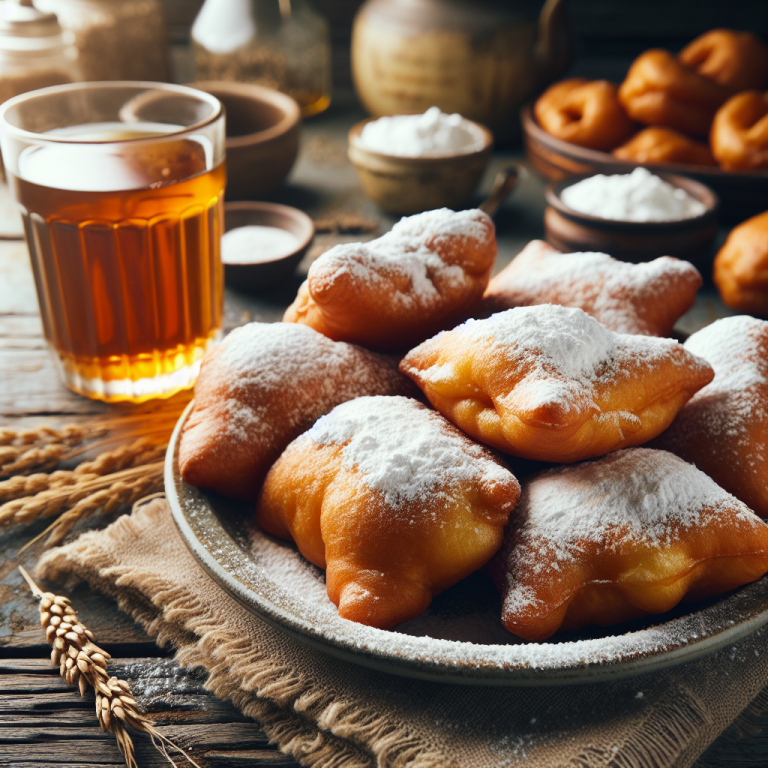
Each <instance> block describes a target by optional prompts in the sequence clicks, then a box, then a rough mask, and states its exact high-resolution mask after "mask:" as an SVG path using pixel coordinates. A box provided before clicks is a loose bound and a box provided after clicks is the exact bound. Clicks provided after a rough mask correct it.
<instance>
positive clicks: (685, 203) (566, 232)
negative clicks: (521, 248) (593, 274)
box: [544, 168, 719, 262]
mask: <svg viewBox="0 0 768 768" xmlns="http://www.w3.org/2000/svg"><path fill="white" fill-rule="evenodd" d="M545 195H546V199H547V203H548V207H547V210H546V212H545V214H544V226H545V230H546V237H547V240H548V241H549V243H550V244H551V245H553V246H554V247H555V248H558V249H560V250H561V251H565V252H580V251H602V252H604V253H609V254H610V255H611V256H614V257H615V258H618V259H624V260H625V261H634V262H638V261H648V260H650V259H655V258H656V257H658V256H676V257H678V258H682V259H687V260H689V261H696V260H700V259H702V258H705V257H706V256H708V255H709V254H710V252H711V249H712V242H713V239H714V236H715V233H716V231H717V213H718V207H719V201H718V198H717V195H716V194H715V193H714V192H713V191H712V190H711V189H710V188H709V187H707V186H705V185H704V184H701V183H700V182H698V181H694V180H693V179H689V178H687V177H686V176H680V175H677V174H671V173H656V172H653V173H651V172H649V171H648V170H646V169H645V168H636V169H635V171H634V172H633V173H631V174H620V173H616V174H608V175H606V176H602V175H595V176H593V175H582V176H571V177H569V178H567V179H564V180H562V181H559V182H556V183H552V184H550V185H549V186H548V187H547V190H546V193H545ZM578 209H581V210H578Z"/></svg>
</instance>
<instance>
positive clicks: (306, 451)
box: [256, 397, 520, 629]
mask: <svg viewBox="0 0 768 768" xmlns="http://www.w3.org/2000/svg"><path fill="white" fill-rule="evenodd" d="M519 494H520V486H519V485H518V483H517V480H516V479H515V478H514V476H513V475H512V473H511V472H510V471H509V470H508V469H507V468H506V467H505V466H504V464H502V462H501V461H500V460H499V459H498V458H496V457H495V456H494V455H493V454H492V453H491V452H490V451H489V450H488V449H486V448H483V447H482V446H479V445H477V444H476V443H474V442H473V441H472V440H470V439H469V438H467V437H466V436H465V435H463V434H462V433H461V432H460V431H459V430H458V429H456V427H454V426H453V425H452V424H450V423H449V422H448V421H446V420H445V419H444V418H443V417H442V416H440V414H438V413H436V412H435V411H433V410H431V409H430V408H427V407H426V406H424V405H422V404H420V403H418V402H417V401H415V400H410V399H408V398H404V397H361V398H358V399H357V400H352V401H350V402H347V403H344V404H342V405H339V406H337V407H336V408H334V409H333V411H331V412H330V413H329V414H328V415H327V416H324V417H323V418H322V419H320V420H319V421H318V422H317V423H316V424H315V426H314V427H312V429H310V430H309V431H308V432H306V433H305V434H303V435H302V436H301V437H299V438H297V439H296V440H294V441H293V442H292V443H291V444H290V445H289V446H288V448H287V449H286V450H285V452H284V453H283V455H282V456H281V457H280V458H279V459H278V460H277V462H276V463H275V465H274V466H273V467H272V469H271V470H270V471H269V474H268V475H267V478H266V480H265V482H264V487H263V489H262V492H261V496H260V497H259V501H258V504H257V508H256V522H257V523H258V525H259V526H260V527H261V528H262V529H263V530H265V531H266V532H267V533H270V534H272V535H274V536H278V537H280V538H283V539H288V540H293V541H295V542H296V545H297V546H298V548H299V551H300V552H301V553H302V554H303V555H304V557H306V558H307V560H309V561H310V562H312V563H314V564H315V565H317V566H319V567H320V568H326V583H327V587H328V597H329V598H330V599H331V600H332V601H333V602H334V603H335V604H336V605H338V606H339V616H341V617H342V618H345V619H350V620H352V621H356V622H359V623H361V624H367V625H369V626H373V627H380V628H382V629H389V628H391V627H394V626H395V625H397V624H400V623H401V622H403V621H406V620H407V619H411V618H413V617H415V616H418V615H419V614H420V613H421V612H422V611H424V610H425V609H426V607H427V606H428V605H429V603H430V602H431V600H432V597H433V595H435V594H437V593H438V592H441V591H442V590H443V589H445V588H446V587H449V586H451V585H452V584H455V583H456V582H457V581H459V580H460V579H462V578H464V577H465V576H468V575H469V574H470V573H472V572H473V571H475V570H477V569H478V568H480V567H481V566H482V565H484V564H485V563H486V562H487V561H488V559H489V558H490V557H491V556H492V555H493V554H494V553H495V552H496V550H498V548H499V546H500V545H501V541H502V531H503V528H504V525H505V524H506V522H507V520H508V518H509V513H510V512H511V510H512V509H513V508H514V506H515V504H516V503H517V499H518V496H519Z"/></svg>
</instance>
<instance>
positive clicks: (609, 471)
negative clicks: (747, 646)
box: [488, 448, 768, 640]
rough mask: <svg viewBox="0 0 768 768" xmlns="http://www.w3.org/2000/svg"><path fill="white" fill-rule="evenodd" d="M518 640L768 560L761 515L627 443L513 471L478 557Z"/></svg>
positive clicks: (748, 574) (767, 564)
mask: <svg viewBox="0 0 768 768" xmlns="http://www.w3.org/2000/svg"><path fill="white" fill-rule="evenodd" d="M488 570H489V572H490V573H491V575H492V577H493V578H494V580H495V582H496V584H497V586H498V588H499V591H500V592H501V595H502V600H503V604H502V622H503V624H504V626H505V627H506V628H507V629H508V630H509V631H510V632H512V633H514V634H515V635H518V636H519V637H522V638H525V639H526V640H544V639H546V638H548V637H550V636H551V635H553V634H554V633H555V632H557V631H559V630H568V629H579V628H580V627H583V626H585V625H587V624H599V625H600V626H608V625H610V624H615V623H617V622H620V621H626V620H627V619H632V618H635V617H638V616H644V615H646V614H655V613H664V612H665V611H668V610H670V609H671V608H672V607H674V606H675V605H677V604H678V603H679V602H680V601H681V600H683V599H685V600H698V599H701V598H704V597H708V596H710V595H716V594H719V593H721V592H726V591H728V590H729V589H733V588H735V587H738V586H740V585H741V584H746V583H747V582H750V581H754V580H755V579H758V578H759V577H760V576H762V575H763V574H764V573H765V572H766V571H768V526H766V525H765V523H763V522H762V520H760V519H759V518H758V517H757V516H756V515H755V514H753V513H752V511H751V510H750V509H749V508H748V507H746V506H745V505H744V504H742V503H741V502H740V501H738V500H737V499H735V498H734V497H733V496H731V495H730V494H728V493H726V492H725V491H724V490H723V489H722V488H720V487H719V486H718V485H717V484H716V483H715V482H714V481H713V480H710V478H708V477H707V476H706V475H705V474H704V473H703V472H700V471H699V470H698V469H696V468H695V467H694V466H692V465H691V464H687V463H686V462H684V461H682V460H681V459H679V458H677V456H673V455H672V454H671V453H667V452H666V451H654V450H651V449H649V448H633V449H629V450H626V451H618V452H617V453H613V454H611V455H610V456H605V457H603V458H602V459H598V460H597V461H590V462H585V463H583V464H578V465H576V466H573V467H558V468H556V469H552V470H547V471H545V472H543V473H541V474H540V475H537V476H535V477H533V478H531V479H530V480H528V481H527V482H524V483H523V489H522V495H521V498H520V505H519V506H518V509H517V510H516V511H515V514H514V515H513V516H512V517H511V519H510V522H509V525H508V526H507V528H506V531H505V536H504V544H503V546H502V548H501V550H500V551H499V553H498V555H497V556H496V557H494V558H493V560H492V561H491V563H489V565H488Z"/></svg>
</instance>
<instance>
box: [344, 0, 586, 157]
mask: <svg viewBox="0 0 768 768" xmlns="http://www.w3.org/2000/svg"><path fill="white" fill-rule="evenodd" d="M566 2H567V0H546V2H545V3H544V5H543V7H541V0H367V2H366V3H365V4H364V5H363V6H362V7H361V8H360V10H359V11H358V13H357V16H356V17H355V23H354V27H353V33H352V74H353V78H354V83H355V88H356V90H357V94H358V96H359V98H360V100H361V101H362V103H363V105H364V106H365V108H366V109H367V110H368V111H369V112H370V113H371V114H373V115H376V116H379V115H395V114H414V113H419V112H424V111H425V110H426V109H428V108H429V107H431V106H438V107H440V109H442V110H443V111H444V112H458V113H460V114H461V115H463V116H464V117H468V118H470V119H471V120H476V121H478V122H480V123H483V124H484V125H487V126H488V127H489V128H490V129H491V130H492V131H493V132H494V134H495V136H496V139H497V141H499V142H501V143H506V142H509V141H511V140H514V139H515V138H517V136H518V135H519V133H520V121H519V117H518V113H519V109H520V106H521V105H522V104H523V103H524V102H525V101H527V100H528V99H530V98H531V97H532V96H533V95H534V94H536V93H537V92H538V91H540V90H541V89H542V88H543V87H544V86H545V85H547V84H549V83H551V82H552V81H553V80H555V79H556V78H557V77H558V76H559V75H561V74H562V73H563V71H564V70H565V69H566V67H567V66H568V64H569V63H570V60H571V54H572V46H571V42H570V39H569V35H568V30H567V25H566V20H565V5H566Z"/></svg>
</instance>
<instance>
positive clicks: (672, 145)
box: [611, 126, 717, 166]
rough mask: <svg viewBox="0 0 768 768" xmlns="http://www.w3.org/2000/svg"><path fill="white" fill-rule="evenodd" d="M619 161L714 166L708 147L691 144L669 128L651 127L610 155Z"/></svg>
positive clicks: (683, 136)
mask: <svg viewBox="0 0 768 768" xmlns="http://www.w3.org/2000/svg"><path fill="white" fill-rule="evenodd" d="M611 154H612V155H613V156H614V157H615V158H618V159H619V160H631V161H632V162H634V163H649V164H651V165H653V164H654V163H681V164H682V165H708V166H716V165H717V161H716V160H715V158H714V157H713V156H712V150H711V149H710V148H709V144H705V143H704V142H703V141H694V140H693V139H691V138H690V137H688V136H685V135H684V134H682V133H679V132H678V131H675V130H673V129H672V128H662V127H660V126H654V127H651V128H646V129H645V130H643V131H640V133H638V134H635V135H634V136H633V137H632V138H631V139H630V140H629V141H628V142H627V143H626V144H622V145H621V146H620V147H616V149H614V150H613V152H611Z"/></svg>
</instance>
